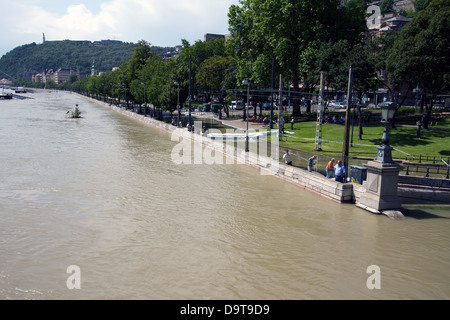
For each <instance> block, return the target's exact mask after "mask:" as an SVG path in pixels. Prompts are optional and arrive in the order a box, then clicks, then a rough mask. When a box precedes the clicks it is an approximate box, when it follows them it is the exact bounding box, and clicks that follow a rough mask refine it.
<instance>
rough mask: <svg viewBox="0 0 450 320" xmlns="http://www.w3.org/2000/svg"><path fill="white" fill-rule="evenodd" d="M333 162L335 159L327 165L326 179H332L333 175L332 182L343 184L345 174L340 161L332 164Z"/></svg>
mask: <svg viewBox="0 0 450 320" xmlns="http://www.w3.org/2000/svg"><path fill="white" fill-rule="evenodd" d="M335 161H336V159H335V158H332V159H331V160H330V161H329V162H328V164H327V167H326V171H327V178H332V175H333V174H334V180H336V181H339V182H345V174H346V173H347V172H346V170H345V166H344V165H343V164H342V161H341V160H338V161H337V163H336V164H334V163H335Z"/></svg>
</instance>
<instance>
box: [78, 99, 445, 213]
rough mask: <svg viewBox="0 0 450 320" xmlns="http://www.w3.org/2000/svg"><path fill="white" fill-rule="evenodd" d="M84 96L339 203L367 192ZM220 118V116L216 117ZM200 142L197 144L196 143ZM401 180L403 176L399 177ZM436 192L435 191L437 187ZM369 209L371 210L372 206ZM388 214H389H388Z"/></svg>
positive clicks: (237, 124)
mask: <svg viewBox="0 0 450 320" xmlns="http://www.w3.org/2000/svg"><path fill="white" fill-rule="evenodd" d="M83 97H84V98H86V99H88V100H90V101H92V102H95V103H97V104H99V105H102V106H104V107H107V108H109V109H112V110H114V111H116V112H118V113H120V114H122V115H124V116H127V117H129V118H132V119H135V120H137V121H140V122H142V123H145V124H147V125H150V126H152V127H155V128H159V129H161V130H163V131H166V132H168V133H170V134H172V140H174V141H176V139H178V140H179V141H183V142H184V143H189V144H190V145H192V144H193V145H194V148H199V149H200V148H201V150H206V149H207V150H209V152H208V153H209V154H214V155H215V157H216V159H217V155H218V154H221V155H222V156H223V157H225V158H226V159H228V160H225V161H223V162H221V163H226V164H230V163H231V164H234V163H235V164H245V165H248V166H251V167H253V168H255V169H257V170H259V171H260V173H261V174H263V175H273V176H274V177H277V178H279V179H282V180H284V181H287V182H289V183H292V184H293V185H296V186H298V187H300V188H302V189H305V190H308V191H311V192H313V193H315V194H318V195H320V196H322V197H324V198H327V199H329V200H332V201H335V202H338V203H353V204H355V205H357V206H359V207H361V206H360V205H359V200H360V198H361V197H362V196H363V195H364V194H365V193H366V192H367V189H366V186H364V185H361V184H356V183H340V182H337V181H335V180H334V179H329V178H326V177H325V176H324V175H322V174H320V173H318V172H308V171H307V170H306V169H303V168H299V167H295V166H289V165H286V164H284V163H282V162H281V161H280V160H279V159H278V158H276V159H274V158H271V157H268V156H265V155H261V154H257V153H253V152H245V149H244V148H243V143H240V144H239V143H234V142H233V143H229V142H226V143H224V142H223V141H220V140H215V139H210V138H208V137H206V136H203V135H201V134H198V133H193V132H189V131H188V130H187V129H186V128H178V127H176V126H173V125H172V124H170V123H166V122H163V121H159V120H156V119H153V118H150V117H146V116H143V115H140V114H137V113H135V112H133V111H130V110H127V109H124V108H119V107H117V106H114V105H109V104H107V103H105V102H102V101H98V100H96V99H92V98H89V97H85V96H83ZM192 116H193V117H196V118H200V117H201V116H199V115H197V114H192ZM215 119H216V118H215ZM216 120H218V119H216ZM220 122H222V123H223V124H224V125H227V126H230V127H234V128H237V129H241V130H242V129H245V128H246V125H247V123H246V121H242V120H225V119H223V120H220ZM261 127H262V126H261V124H254V123H252V124H251V123H250V122H249V129H257V128H261ZM195 146H197V147H195ZM202 152H204V151H202ZM216 165H217V164H216ZM400 180H401V178H400ZM417 192H418V193H419V194H420V195H421V197H420V198H419V199H426V198H427V194H428V195H429V193H427V192H426V191H424V190H422V191H417ZM434 193H436V192H435V191H434ZM409 194H410V193H409V189H408V188H407V186H403V187H402V188H400V187H399V196H400V197H402V196H408V195H409ZM449 194H450V193H449V192H448V191H446V192H445V193H444V194H440V195H439V196H437V197H435V198H436V199H439V200H442V199H446V200H447V201H448V200H449V199H450V197H448V195H449ZM369 211H370V210H369ZM374 213H382V212H374ZM388 216H389V215H388Z"/></svg>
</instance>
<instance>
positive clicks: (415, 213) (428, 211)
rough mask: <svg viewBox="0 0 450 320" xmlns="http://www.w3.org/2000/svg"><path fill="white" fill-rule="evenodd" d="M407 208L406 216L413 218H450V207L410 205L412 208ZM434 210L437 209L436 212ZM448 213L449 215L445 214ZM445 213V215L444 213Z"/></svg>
mask: <svg viewBox="0 0 450 320" xmlns="http://www.w3.org/2000/svg"><path fill="white" fill-rule="evenodd" d="M404 209H405V211H406V212H405V216H406V217H407V218H413V219H417V220H425V219H450V207H438V208H433V207H426V208H421V207H417V208H414V207H410V208H404ZM433 211H436V213H434V212H433ZM444 211H445V213H447V214H448V216H445V213H444ZM443 214H444V215H443Z"/></svg>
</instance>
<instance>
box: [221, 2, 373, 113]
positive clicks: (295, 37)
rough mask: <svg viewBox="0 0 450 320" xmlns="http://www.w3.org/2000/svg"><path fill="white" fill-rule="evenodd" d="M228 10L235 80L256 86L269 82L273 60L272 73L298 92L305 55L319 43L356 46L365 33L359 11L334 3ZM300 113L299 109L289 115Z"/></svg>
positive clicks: (251, 5) (248, 5)
mask: <svg viewBox="0 0 450 320" xmlns="http://www.w3.org/2000/svg"><path fill="white" fill-rule="evenodd" d="M240 4H241V6H237V5H232V6H231V7H230V10H229V13H228V17H229V29H230V31H231V35H232V38H231V40H230V42H231V45H232V47H233V48H234V50H235V51H236V58H237V64H238V67H239V71H238V74H237V77H238V80H239V81H242V80H244V79H250V80H251V81H252V83H254V84H255V85H257V86H259V87H267V86H269V85H270V83H271V76H270V75H271V70H272V63H271V62H272V61H273V59H275V61H276V66H275V67H276V71H277V74H279V73H281V74H283V75H284V77H285V80H286V81H285V82H289V81H292V83H293V86H294V90H298V88H299V82H300V76H301V75H303V74H304V73H305V68H304V67H305V65H308V63H309V61H305V59H308V58H309V57H310V55H306V56H305V55H304V52H308V50H310V51H311V49H312V50H314V49H317V48H318V47H319V44H320V43H321V42H323V41H330V40H331V41H338V40H340V39H347V40H349V41H350V42H352V43H354V42H358V41H359V40H360V39H361V34H362V32H363V31H364V30H365V29H366V22H365V12H364V10H363V9H362V7H361V6H358V5H354V6H340V1H337V0H336V1H335V0H331V1H330V0H289V1H286V0H241V1H240ZM299 114H300V105H299V104H297V105H296V106H295V107H294V112H293V115H294V116H297V115H299Z"/></svg>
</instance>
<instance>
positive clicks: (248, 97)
mask: <svg viewBox="0 0 450 320" xmlns="http://www.w3.org/2000/svg"><path fill="white" fill-rule="evenodd" d="M242 84H246V85H247V106H246V107H245V110H246V112H245V117H246V120H247V130H246V134H245V152H248V151H249V148H248V105H249V104H250V81H248V80H244V81H242Z"/></svg>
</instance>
